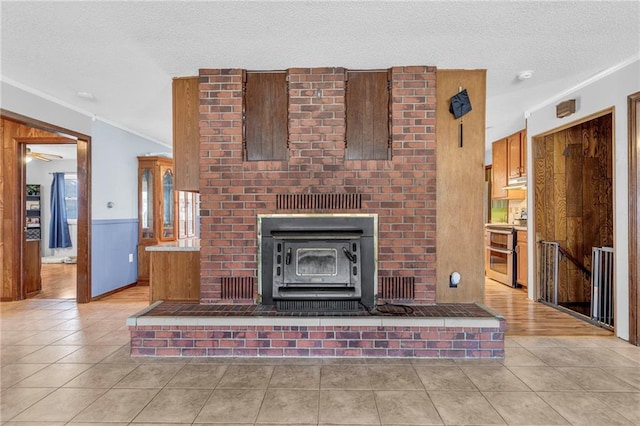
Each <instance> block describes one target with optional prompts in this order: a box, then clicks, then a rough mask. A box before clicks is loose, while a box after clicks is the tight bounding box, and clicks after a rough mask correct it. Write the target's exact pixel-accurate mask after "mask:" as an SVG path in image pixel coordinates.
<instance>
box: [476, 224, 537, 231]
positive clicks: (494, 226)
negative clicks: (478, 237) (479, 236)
mask: <svg viewBox="0 0 640 426" xmlns="http://www.w3.org/2000/svg"><path fill="white" fill-rule="evenodd" d="M489 226H491V227H493V228H513V229H515V230H516V231H526V230H527V227H526V226H521V225H515V224H513V223H485V224H484V227H485V228H487V227H489Z"/></svg>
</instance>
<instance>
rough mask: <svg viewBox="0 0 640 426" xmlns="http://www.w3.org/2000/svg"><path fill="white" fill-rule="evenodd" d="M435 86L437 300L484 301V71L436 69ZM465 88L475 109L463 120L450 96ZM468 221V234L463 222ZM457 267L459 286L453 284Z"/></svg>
mask: <svg viewBox="0 0 640 426" xmlns="http://www.w3.org/2000/svg"><path fill="white" fill-rule="evenodd" d="M437 82H438V84H437V88H436V98H437V105H436V120H437V122H438V126H437V128H436V139H437V147H436V156H437V160H436V164H437V172H436V175H437V177H438V178H437V199H438V206H437V213H436V223H437V232H438V239H437V243H436V246H437V247H436V253H437V256H436V271H437V272H436V277H437V284H436V301H437V302H438V303H452V302H461V303H463V302H464V303H467V302H481V301H482V300H483V295H484V274H483V270H484V248H483V247H484V227H483V215H482V214H481V212H482V209H483V205H484V204H483V190H482V185H483V181H484V178H483V177H484V141H485V96H486V91H485V88H486V71H485V70H438V71H437ZM460 87H463V88H465V89H467V92H468V94H469V98H470V100H471V104H472V106H473V110H472V111H471V112H469V113H468V114H466V115H465V116H463V117H462V121H463V123H464V124H463V125H464V141H463V147H460V144H459V130H460V128H459V124H460V120H459V119H458V120H456V119H455V118H454V117H453V115H452V114H451V113H450V112H449V104H450V102H449V99H450V98H451V96H453V95H455V94H456V93H458V90H459V88H460ZM461 224H464V232H463V233H461V232H460V229H461V228H460V226H461ZM454 271H457V272H459V273H460V275H461V277H462V280H461V282H460V284H459V286H458V288H450V287H449V275H450V274H451V273H452V272H454Z"/></svg>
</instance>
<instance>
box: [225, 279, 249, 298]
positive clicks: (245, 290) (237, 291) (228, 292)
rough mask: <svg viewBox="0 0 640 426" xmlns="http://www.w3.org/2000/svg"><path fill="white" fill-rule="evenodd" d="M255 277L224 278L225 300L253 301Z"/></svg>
mask: <svg viewBox="0 0 640 426" xmlns="http://www.w3.org/2000/svg"><path fill="white" fill-rule="evenodd" d="M254 282H255V278H254V277H222V298H223V299H234V300H238V299H253V285H254Z"/></svg>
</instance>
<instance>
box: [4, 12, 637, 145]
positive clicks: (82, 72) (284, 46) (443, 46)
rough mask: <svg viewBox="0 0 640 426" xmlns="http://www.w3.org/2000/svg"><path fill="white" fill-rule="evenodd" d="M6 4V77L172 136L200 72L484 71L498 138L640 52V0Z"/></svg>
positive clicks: (147, 132)
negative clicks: (180, 101) (181, 93)
mask: <svg viewBox="0 0 640 426" xmlns="http://www.w3.org/2000/svg"><path fill="white" fill-rule="evenodd" d="M1 12H2V13H1V18H2V28H1V36H2V38H1V40H2V41H1V42H2V45H1V50H2V52H1V60H2V62H1V63H0V64H1V68H0V72H1V76H2V79H4V80H6V81H7V82H8V83H13V84H16V85H18V86H19V87H22V88H28V89H31V90H34V91H36V92H42V93H45V94H47V95H49V96H51V97H53V98H55V99H57V100H59V101H61V102H63V103H65V104H68V105H73V106H74V107H75V108H77V109H79V110H81V111H84V112H86V113H87V114H89V115H94V114H95V115H96V116H97V117H99V118H101V119H105V120H107V121H109V122H112V123H115V124H117V125H119V126H121V127H124V128H126V129H129V130H133V131H135V132H137V133H139V134H142V135H144V136H147V137H150V138H152V139H155V140H157V141H159V142H161V143H163V144H166V145H171V79H172V77H176V76H188V75H197V73H198V69H199V68H246V69H250V70H272V69H286V68H290V67H315V66H342V67H347V68H353V69H374V68H387V67H391V66H394V65H434V66H436V67H438V68H468V69H476V68H484V69H487V140H488V141H491V140H493V139H496V138H499V137H503V136H506V135H507V134H509V133H512V132H514V131H516V130H518V129H519V128H521V127H523V126H524V118H523V113H524V111H526V110H527V109H529V108H531V107H532V106H535V105H539V104H540V103H542V102H544V101H546V100H548V99H549V98H551V97H552V96H554V95H556V94H557V93H559V92H562V91H564V90H566V89H568V88H570V87H572V86H574V85H576V84H578V83H581V82H582V81H584V80H586V79H588V78H590V77H591V76H593V75H595V74H597V73H599V72H601V71H603V70H605V69H608V68H610V67H612V66H614V65H617V64H619V63H621V62H623V61H625V60H628V59H629V58H632V57H634V56H637V55H638V52H639V51H640V2H638V1H596V2H586V1H570V2H557V1H542V2H533V1H384V2H382V1H374V2H366V1H289V2H273V1H249V2H245V1H208V2H206V1H164V2H156V1H136V2H112V1H73V2H57V1H55V2H41V1H37V2H36V1H16V2H12V1H6V0H2V1H1ZM529 69H530V70H533V71H534V72H535V74H534V76H533V78H532V79H530V80H526V81H519V80H518V79H517V78H516V74H517V73H518V72H519V71H522V70H529ZM78 91H86V92H91V93H93V94H94V95H95V99H93V100H86V99H82V98H80V97H78V96H77V95H76V93H77V92H78Z"/></svg>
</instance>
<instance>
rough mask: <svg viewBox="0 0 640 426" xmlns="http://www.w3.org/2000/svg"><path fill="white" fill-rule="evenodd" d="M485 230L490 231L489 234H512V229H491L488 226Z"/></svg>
mask: <svg viewBox="0 0 640 426" xmlns="http://www.w3.org/2000/svg"><path fill="white" fill-rule="evenodd" d="M487 232H488V233H490V234H500V235H511V234H513V231H503V230H498V229H491V228H488V229H487Z"/></svg>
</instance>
